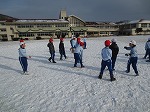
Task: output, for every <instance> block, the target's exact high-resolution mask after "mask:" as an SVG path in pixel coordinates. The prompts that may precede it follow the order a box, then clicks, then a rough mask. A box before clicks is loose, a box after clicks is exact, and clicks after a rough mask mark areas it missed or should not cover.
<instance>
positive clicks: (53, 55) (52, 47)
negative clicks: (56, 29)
mask: <svg viewBox="0 0 150 112" xmlns="http://www.w3.org/2000/svg"><path fill="white" fill-rule="evenodd" d="M47 47H49V52H50V55H51V57H50V58H49V59H48V60H49V61H50V62H51V60H52V61H53V63H56V62H55V48H54V45H53V38H50V39H49V43H48V44H47Z"/></svg>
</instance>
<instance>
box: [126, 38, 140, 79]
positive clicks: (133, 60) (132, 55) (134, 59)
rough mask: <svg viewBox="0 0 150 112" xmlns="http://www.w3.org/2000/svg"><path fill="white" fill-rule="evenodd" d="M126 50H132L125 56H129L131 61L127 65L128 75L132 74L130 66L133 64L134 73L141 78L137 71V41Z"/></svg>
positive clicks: (131, 42)
mask: <svg viewBox="0 0 150 112" xmlns="http://www.w3.org/2000/svg"><path fill="white" fill-rule="evenodd" d="M124 48H125V49H126V50H130V53H129V54H125V55H126V56H129V60H128V63H127V70H126V73H129V72H130V65H131V64H132V67H133V69H134V72H135V74H136V76H139V74H138V71H137V66H136V64H137V60H138V54H137V49H136V41H134V40H132V41H130V43H129V47H126V46H125V47H124Z"/></svg>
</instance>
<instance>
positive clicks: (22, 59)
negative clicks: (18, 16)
mask: <svg viewBox="0 0 150 112" xmlns="http://www.w3.org/2000/svg"><path fill="white" fill-rule="evenodd" d="M25 47H26V44H25V43H24V41H21V42H20V48H19V49H18V50H19V51H18V52H19V62H20V64H21V66H22V69H23V74H24V75H29V73H28V71H27V68H28V62H27V59H28V58H31V56H27V54H26V49H25Z"/></svg>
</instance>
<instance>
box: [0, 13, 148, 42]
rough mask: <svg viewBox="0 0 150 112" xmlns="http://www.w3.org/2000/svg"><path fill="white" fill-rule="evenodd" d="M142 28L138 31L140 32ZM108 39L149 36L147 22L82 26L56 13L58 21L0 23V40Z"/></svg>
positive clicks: (37, 20) (76, 20) (77, 19)
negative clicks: (82, 37)
mask: <svg viewBox="0 0 150 112" xmlns="http://www.w3.org/2000/svg"><path fill="white" fill-rule="evenodd" d="M141 28H142V29H141ZM77 33H78V34H80V35H81V36H88V37H90V36H92V37H93V36H95V37H99V36H112V35H119V34H122V35H123V34H124V35H136V34H150V21H148V20H141V21H132V22H129V23H119V24H116V23H111V22H86V21H83V20H82V19H80V18H79V17H77V16H75V15H69V16H67V13H66V11H65V10H62V11H60V15H59V19H7V20H1V21H0V40H17V39H20V38H24V39H41V38H50V36H53V37H54V38H59V37H60V36H62V35H63V36H65V37H66V38H67V37H71V36H72V35H76V34H77Z"/></svg>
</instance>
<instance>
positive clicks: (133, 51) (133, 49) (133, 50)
mask: <svg viewBox="0 0 150 112" xmlns="http://www.w3.org/2000/svg"><path fill="white" fill-rule="evenodd" d="M124 48H125V49H126V50H130V57H138V54H137V49H136V46H133V47H124Z"/></svg>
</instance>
